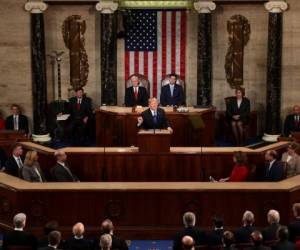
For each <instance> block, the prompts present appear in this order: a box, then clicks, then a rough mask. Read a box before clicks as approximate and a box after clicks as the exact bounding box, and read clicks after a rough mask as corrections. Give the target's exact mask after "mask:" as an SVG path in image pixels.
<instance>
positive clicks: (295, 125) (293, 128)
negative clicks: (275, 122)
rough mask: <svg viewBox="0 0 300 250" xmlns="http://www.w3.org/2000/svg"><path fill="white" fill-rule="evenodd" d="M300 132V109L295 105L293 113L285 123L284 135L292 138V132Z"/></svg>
mask: <svg viewBox="0 0 300 250" xmlns="http://www.w3.org/2000/svg"><path fill="white" fill-rule="evenodd" d="M299 131H300V107H299V106H298V105H295V106H294V107H293V113H292V114H290V115H288V116H287V117H286V118H285V121H284V135H285V136H290V135H291V132H299Z"/></svg>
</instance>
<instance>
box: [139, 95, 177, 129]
mask: <svg viewBox="0 0 300 250" xmlns="http://www.w3.org/2000/svg"><path fill="white" fill-rule="evenodd" d="M137 126H138V127H139V128H143V129H167V130H169V131H170V133H173V129H172V128H171V126H170V123H169V121H168V119H167V117H166V114H165V111H164V110H163V109H161V108H158V103H157V99H156V98H150V99H149V108H148V109H147V110H145V111H144V112H143V113H142V115H141V116H139V117H138V124H137Z"/></svg>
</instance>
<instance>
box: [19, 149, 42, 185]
mask: <svg viewBox="0 0 300 250" xmlns="http://www.w3.org/2000/svg"><path fill="white" fill-rule="evenodd" d="M38 158H39V157H38V153H37V152H36V151H28V152H27V153H26V156H25V161H24V165H23V167H22V169H21V176H22V178H23V179H24V180H26V181H30V182H45V181H46V179H45V177H44V174H43V172H42V170H41V168H40V164H39V162H38Z"/></svg>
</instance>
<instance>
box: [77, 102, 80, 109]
mask: <svg viewBox="0 0 300 250" xmlns="http://www.w3.org/2000/svg"><path fill="white" fill-rule="evenodd" d="M77 110H78V111H79V110H80V100H78V101H77Z"/></svg>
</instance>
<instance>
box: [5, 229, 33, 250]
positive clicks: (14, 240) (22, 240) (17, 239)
mask: <svg viewBox="0 0 300 250" xmlns="http://www.w3.org/2000/svg"><path fill="white" fill-rule="evenodd" d="M8 246H31V247H32V249H33V250H35V249H36V247H37V241H36V238H35V237H34V236H33V235H32V234H29V233H26V232H23V231H16V230H14V231H12V232H9V233H7V234H4V237H3V245H2V249H3V250H7V249H8Z"/></svg>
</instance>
